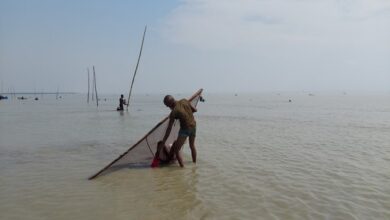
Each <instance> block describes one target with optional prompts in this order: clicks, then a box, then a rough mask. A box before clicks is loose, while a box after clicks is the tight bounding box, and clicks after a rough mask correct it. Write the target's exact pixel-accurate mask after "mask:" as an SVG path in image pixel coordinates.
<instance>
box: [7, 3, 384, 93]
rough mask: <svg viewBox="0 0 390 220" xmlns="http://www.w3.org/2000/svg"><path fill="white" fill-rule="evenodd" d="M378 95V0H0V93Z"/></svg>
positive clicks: (380, 47)
mask: <svg viewBox="0 0 390 220" xmlns="http://www.w3.org/2000/svg"><path fill="white" fill-rule="evenodd" d="M145 25H147V27H148V30H147V33H146V39H145V44H144V51H143V54H142V58H141V62H140V66H139V69H138V73H137V76H136V79H135V85H134V88H133V89H134V93H165V92H174V93H185V92H192V91H196V90H197V89H198V88H204V89H205V90H206V91H208V92H228V93H237V92H249V93H254V92H265V91H266V92H269V91H385V92H389V91H390V1H389V0H176V1H175V0H164V1H157V0H155V1H152V0H143V1H138V0H133V1H130V0H129V1H124V0H114V1H104V0H97V1H87V0H78V1H75V0H61V1H60V0H50V1H49V0H37V1H30V0H0V80H1V82H2V83H1V85H2V90H3V91H7V90H8V89H9V88H13V89H14V90H16V91H17V92H18V91H44V92H51V91H56V90H57V88H59V89H60V91H69V92H82V93H84V92H86V91H87V69H88V68H89V70H90V72H91V73H92V66H95V70H96V75H97V88H98V91H99V93H115V94H120V93H124V94H126V93H128V91H129V87H130V83H131V78H132V75H133V73H134V69H135V65H136V62H137V57H138V53H139V47H140V43H141V39H142V33H143V29H144V26H145Z"/></svg>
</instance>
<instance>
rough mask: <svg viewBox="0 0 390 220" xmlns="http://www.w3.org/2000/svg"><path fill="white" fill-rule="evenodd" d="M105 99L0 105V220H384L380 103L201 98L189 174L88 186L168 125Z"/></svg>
mask: <svg viewBox="0 0 390 220" xmlns="http://www.w3.org/2000/svg"><path fill="white" fill-rule="evenodd" d="M106 97H107V98H108V100H107V101H103V100H102V101H101V106H100V107H99V108H98V109H97V108H96V107H95V106H93V104H90V105H89V106H88V105H86V104H85V102H84V100H83V99H84V96H80V95H68V96H65V97H64V99H62V100H55V97H52V96H44V97H42V98H41V99H40V100H39V101H33V100H32V99H29V100H25V101H20V100H1V101H0V198H1V200H0V219H390V96H389V95H365V96H363V95H338V94H334V95H329V94H328V95H324V94H318V95H316V96H308V95H307V94H303V93H295V94H281V95H277V94H259V95H240V94H239V95H238V96H234V95H211V94H205V98H206V102H205V103H200V105H199V107H198V109H199V112H198V113H197V116H196V117H197V121H198V136H197V148H198V163H197V164H196V165H194V164H192V162H191V159H190V151H189V148H188V146H187V145H186V146H185V147H184V156H185V161H186V163H185V165H186V167H185V168H184V169H181V168H179V167H178V166H176V165H173V166H170V167H165V168H158V169H150V168H139V169H134V168H133V169H127V168H126V169H122V170H119V171H117V172H114V173H111V174H109V175H105V176H102V177H99V178H97V179H96V180H93V181H88V180H87V177H88V176H90V175H91V174H93V173H95V172H96V171H98V170H99V169H101V168H102V167H103V166H105V165H106V164H107V163H109V162H110V161H111V160H113V159H114V158H116V157H117V156H118V155H119V154H121V153H123V152H124V151H125V150H127V148H128V147H129V146H130V145H132V144H133V143H135V142H136V141H137V140H138V139H139V138H141V137H142V136H143V135H144V134H145V133H146V132H147V131H148V130H149V129H151V128H152V127H153V126H154V124H156V123H157V122H158V121H159V120H160V119H161V118H162V117H164V116H165V115H167V114H168V109H166V108H165V107H164V106H163V105H162V104H161V98H162V95H160V96H159V95H152V96H143V95H139V96H135V97H134V105H133V106H132V109H131V111H129V112H124V113H123V114H121V113H118V112H116V111H112V109H115V108H116V105H117V98H118V97H116V96H115V97H111V96H106ZM288 99H292V102H291V103H289V102H288Z"/></svg>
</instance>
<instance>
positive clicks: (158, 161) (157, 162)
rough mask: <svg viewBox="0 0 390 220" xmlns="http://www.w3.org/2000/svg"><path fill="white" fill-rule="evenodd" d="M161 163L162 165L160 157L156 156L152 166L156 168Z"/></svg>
mask: <svg viewBox="0 0 390 220" xmlns="http://www.w3.org/2000/svg"><path fill="white" fill-rule="evenodd" d="M159 165H160V159H159V158H158V157H154V158H153V162H152V164H151V165H150V166H151V167H153V168H154V167H158V166H159Z"/></svg>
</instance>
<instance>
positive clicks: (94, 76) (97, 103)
mask: <svg viewBox="0 0 390 220" xmlns="http://www.w3.org/2000/svg"><path fill="white" fill-rule="evenodd" d="M93 78H94V82H95V95H96V106H99V98H98V93H97V87H96V74H95V66H93Z"/></svg>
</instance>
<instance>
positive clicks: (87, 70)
mask: <svg viewBox="0 0 390 220" xmlns="http://www.w3.org/2000/svg"><path fill="white" fill-rule="evenodd" d="M87 71H88V94H87V103H89V87H90V86H89V68H87Z"/></svg>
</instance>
